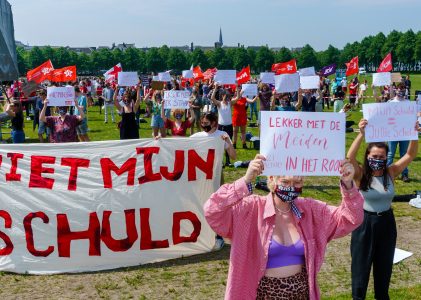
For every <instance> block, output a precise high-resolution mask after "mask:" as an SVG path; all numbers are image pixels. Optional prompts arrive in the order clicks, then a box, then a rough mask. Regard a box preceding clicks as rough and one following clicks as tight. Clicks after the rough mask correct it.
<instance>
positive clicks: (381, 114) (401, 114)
mask: <svg viewBox="0 0 421 300" xmlns="http://www.w3.org/2000/svg"><path fill="white" fill-rule="evenodd" d="M363 117H364V119H366V120H367V121H368V124H367V126H366V128H365V141H366V142H367V143H371V142H390V141H408V140H418V132H417V131H416V130H415V122H416V120H417V106H416V103H415V102H409V101H403V102H387V103H370V104H363Z"/></svg>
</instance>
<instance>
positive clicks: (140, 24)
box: [9, 0, 421, 50]
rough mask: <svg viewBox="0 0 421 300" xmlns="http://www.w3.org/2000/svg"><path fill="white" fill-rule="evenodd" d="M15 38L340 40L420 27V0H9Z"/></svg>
mask: <svg viewBox="0 0 421 300" xmlns="http://www.w3.org/2000/svg"><path fill="white" fill-rule="evenodd" d="M9 2H10V4H11V5H12V10H13V15H14V23H15V38H16V40H19V41H22V42H24V43H29V44H30V45H47V44H49V45H53V46H72V47H82V46H110V45H111V43H112V42H116V43H122V42H126V43H135V44H136V46H137V47H145V46H149V47H150V46H161V45H164V44H166V45H170V46H182V45H190V42H194V43H195V44H196V45H202V46H211V45H213V43H214V42H215V41H216V40H217V38H218V35H219V27H222V32H223V38H224V44H225V45H232V46H234V45H237V43H241V44H244V45H245V46H255V45H257V46H259V45H266V44H268V45H269V47H281V46H286V47H288V48H291V47H300V46H303V45H305V44H307V43H308V44H310V45H312V46H313V47H314V48H315V49H316V50H324V49H326V48H327V47H328V45H329V44H332V45H334V46H336V47H339V48H342V47H343V46H344V45H345V44H346V43H347V42H353V41H356V40H358V41H359V40H361V39H362V38H363V37H364V36H367V35H375V34H377V33H378V32H380V31H382V32H383V33H385V34H387V33H389V32H390V31H391V30H393V29H396V30H399V31H406V30H408V29H412V30H414V31H415V32H417V31H419V30H421V22H420V16H419V15H418V16H417V15H416V12H418V13H419V12H421V1H419V0H353V1H350V0H347V1H345V0H261V1H258V0H254V1H251V0H212V1H210V0H178V1H175V0H160V1H143V0H138V1H136V0H36V1H34V0H9Z"/></svg>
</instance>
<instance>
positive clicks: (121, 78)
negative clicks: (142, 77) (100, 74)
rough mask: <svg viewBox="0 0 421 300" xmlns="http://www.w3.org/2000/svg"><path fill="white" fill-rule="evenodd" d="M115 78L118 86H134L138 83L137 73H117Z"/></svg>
mask: <svg viewBox="0 0 421 300" xmlns="http://www.w3.org/2000/svg"><path fill="white" fill-rule="evenodd" d="M117 78H118V85H119V86H136V85H137V84H138V83H139V75H137V72H119V73H118V77H117Z"/></svg>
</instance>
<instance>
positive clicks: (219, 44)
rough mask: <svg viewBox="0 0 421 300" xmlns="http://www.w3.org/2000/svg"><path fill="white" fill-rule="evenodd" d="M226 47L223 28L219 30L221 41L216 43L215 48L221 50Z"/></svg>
mask: <svg viewBox="0 0 421 300" xmlns="http://www.w3.org/2000/svg"><path fill="white" fill-rule="evenodd" d="M223 45H224V41H223V40H222V28H219V41H217V42H215V48H221V47H222V46H223Z"/></svg>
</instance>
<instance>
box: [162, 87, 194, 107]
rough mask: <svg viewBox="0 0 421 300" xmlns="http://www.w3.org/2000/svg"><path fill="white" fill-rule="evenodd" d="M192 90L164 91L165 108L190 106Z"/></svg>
mask: <svg viewBox="0 0 421 300" xmlns="http://www.w3.org/2000/svg"><path fill="white" fill-rule="evenodd" d="M190 95H191V93H190V91H188V90H184V91H183V90H174V91H165V92H164V100H165V103H164V108H166V109H167V108H182V109H188V108H189V100H190Z"/></svg>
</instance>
